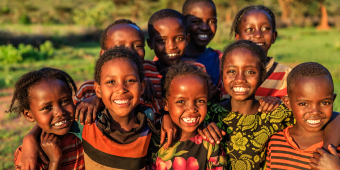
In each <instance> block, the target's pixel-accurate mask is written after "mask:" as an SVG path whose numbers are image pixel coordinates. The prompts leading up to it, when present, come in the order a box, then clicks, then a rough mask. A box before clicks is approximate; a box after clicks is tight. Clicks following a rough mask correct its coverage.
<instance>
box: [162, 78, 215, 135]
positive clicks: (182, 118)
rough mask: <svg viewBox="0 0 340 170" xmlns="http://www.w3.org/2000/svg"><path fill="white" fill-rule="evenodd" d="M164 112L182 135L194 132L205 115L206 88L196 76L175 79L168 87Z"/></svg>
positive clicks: (202, 81)
mask: <svg viewBox="0 0 340 170" xmlns="http://www.w3.org/2000/svg"><path fill="white" fill-rule="evenodd" d="M169 90H170V95H169V97H168V99H167V101H166V106H165V108H164V110H165V111H169V113H170V116H171V119H172V121H173V122H174V123H175V124H176V125H177V126H178V127H180V128H181V129H182V133H185V132H189V133H190V132H195V131H196V129H197V127H198V125H200V124H201V123H202V122H203V120H204V119H205V116H206V114H207V101H208V87H207V84H206V82H205V81H204V80H203V79H202V78H200V77H198V76H196V75H185V76H180V77H175V78H174V79H173V80H172V82H171V85H170V89H169Z"/></svg>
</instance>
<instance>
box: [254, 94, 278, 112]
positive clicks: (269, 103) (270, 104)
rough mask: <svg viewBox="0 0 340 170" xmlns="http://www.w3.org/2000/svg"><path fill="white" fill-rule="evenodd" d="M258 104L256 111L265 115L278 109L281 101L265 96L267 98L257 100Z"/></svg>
mask: <svg viewBox="0 0 340 170" xmlns="http://www.w3.org/2000/svg"><path fill="white" fill-rule="evenodd" d="M259 103H260V107H259V109H258V111H259V112H264V113H267V112H270V111H273V110H275V109H276V108H278V107H279V106H280V104H281V103H282V101H281V100H280V99H279V98H276V97H272V96H267V97H264V98H261V99H260V100H259Z"/></svg>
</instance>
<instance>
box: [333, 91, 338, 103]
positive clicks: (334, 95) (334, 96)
mask: <svg viewBox="0 0 340 170" xmlns="http://www.w3.org/2000/svg"><path fill="white" fill-rule="evenodd" d="M337 95H338V94H336V93H334V94H333V102H334V101H335V98H336V96H337Z"/></svg>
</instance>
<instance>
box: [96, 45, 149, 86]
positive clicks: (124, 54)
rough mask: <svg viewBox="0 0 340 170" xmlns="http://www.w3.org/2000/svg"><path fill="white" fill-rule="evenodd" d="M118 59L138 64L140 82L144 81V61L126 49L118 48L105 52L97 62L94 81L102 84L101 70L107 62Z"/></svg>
mask: <svg viewBox="0 0 340 170" xmlns="http://www.w3.org/2000/svg"><path fill="white" fill-rule="evenodd" d="M117 58H123V59H128V60H130V61H132V63H134V64H136V66H137V68H138V75H139V80H140V82H142V81H143V80H144V69H143V61H142V59H141V58H140V57H139V55H138V54H137V53H136V52H135V51H132V50H130V49H128V48H126V47H117V46H115V47H114V48H111V49H109V50H107V51H105V52H104V53H103V54H102V55H101V56H100V57H99V59H98V60H97V62H96V67H95V72H94V80H95V81H96V82H97V83H98V84H100V76H101V68H102V66H103V65H104V64H105V62H107V61H110V60H113V59H117Z"/></svg>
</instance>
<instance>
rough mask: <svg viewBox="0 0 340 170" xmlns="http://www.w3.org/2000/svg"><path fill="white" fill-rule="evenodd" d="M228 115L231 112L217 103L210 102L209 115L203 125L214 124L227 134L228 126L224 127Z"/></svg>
mask: <svg viewBox="0 0 340 170" xmlns="http://www.w3.org/2000/svg"><path fill="white" fill-rule="evenodd" d="M228 114H229V111H228V110H226V109H224V108H223V107H222V106H221V105H219V104H217V103H216V101H211V102H208V113H207V115H206V117H205V119H204V122H203V123H210V122H214V123H215V124H216V125H217V127H218V128H220V129H222V130H224V131H225V132H227V131H226V130H227V129H226V126H224V125H223V124H224V123H223V118H225V117H227V116H228Z"/></svg>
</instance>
